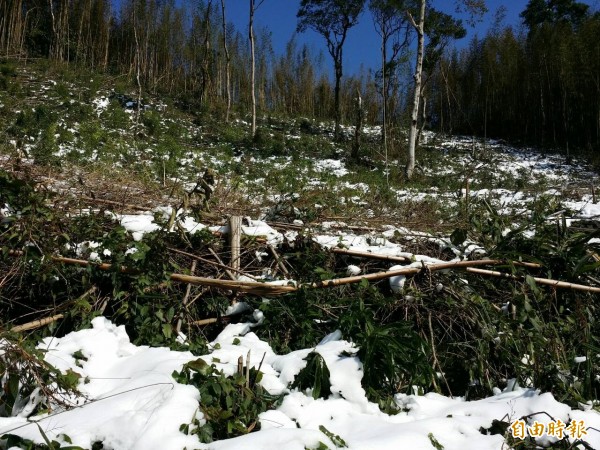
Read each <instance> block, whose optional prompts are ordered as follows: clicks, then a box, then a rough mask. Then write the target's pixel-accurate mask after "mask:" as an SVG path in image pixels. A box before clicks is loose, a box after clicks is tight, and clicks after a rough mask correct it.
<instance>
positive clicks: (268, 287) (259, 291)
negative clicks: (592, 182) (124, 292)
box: [52, 256, 600, 296]
mask: <svg viewBox="0 0 600 450" xmlns="http://www.w3.org/2000/svg"><path fill="white" fill-rule="evenodd" d="M52 259H53V260H54V261H56V262H62V263H64V264H75V265H79V266H82V267H87V266H95V267H97V268H99V269H100V270H110V269H112V265H111V264H107V263H102V264H94V263H93V262H90V261H85V260H78V259H73V258H64V257H60V256H54V257H52ZM494 264H495V265H504V264H507V263H506V262H505V261H498V260H476V261H453V262H448V263H439V264H429V265H425V264H422V266H421V267H403V268H400V269H397V270H390V271H385V272H377V273H372V274H368V275H357V276H353V277H345V278H336V279H332V280H324V281H319V282H317V283H310V284H304V285H298V286H291V285H284V286H282V285H275V284H269V283H261V282H257V281H235V280H218V279H215V278H206V277H196V276H191V275H184V274H179V273H173V274H171V275H170V279H171V280H173V281H178V282H181V283H188V284H195V285H200V286H209V287H213V288H217V289H225V290H232V291H237V292H243V293H247V294H254V295H261V296H263V295H283V294H288V293H290V292H295V291H297V290H299V289H301V288H309V289H314V288H324V287H335V286H342V285H346V284H353V283H360V282H361V281H362V280H367V281H379V280H384V279H387V278H391V277H394V276H398V275H415V274H417V273H420V272H422V271H425V270H426V271H430V272H435V271H439V270H446V269H457V268H466V269H467V271H469V272H472V273H477V274H479V275H488V276H496V277H503V278H511V279H515V280H523V279H524V277H521V276H517V275H512V274H507V273H503V272H496V271H491V270H484V269H477V268H475V267H473V266H480V265H494ZM523 264H533V263H523ZM120 271H121V272H125V273H138V272H137V271H136V270H133V269H128V268H126V267H121V268H120ZM533 279H534V280H535V281H536V282H537V283H539V284H543V285H546V286H552V287H554V288H561V289H574V290H580V291H586V292H597V293H600V287H593V286H586V285H581V284H575V283H568V282H564V281H558V280H551V279H548V278H537V277H534V278H533Z"/></svg>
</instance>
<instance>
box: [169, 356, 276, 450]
mask: <svg viewBox="0 0 600 450" xmlns="http://www.w3.org/2000/svg"><path fill="white" fill-rule="evenodd" d="M173 377H174V378H175V380H176V381H177V382H178V383H182V384H190V385H193V386H195V387H196V388H197V389H198V391H199V392H200V403H199V405H198V407H199V409H200V411H201V412H202V414H203V419H202V421H201V420H200V419H197V418H195V419H194V420H193V421H192V423H191V424H184V425H182V426H181V430H182V431H183V432H186V433H188V434H196V435H198V438H199V439H200V441H201V442H205V443H207V442H213V441H215V440H219V439H227V438H231V437H235V436H240V435H243V434H247V433H250V432H252V431H255V430H258V429H260V424H259V422H258V415H259V414H260V413H261V412H264V411H266V410H268V409H271V408H273V407H274V406H275V405H276V404H277V402H278V401H279V400H280V397H279V396H272V395H269V394H268V393H267V392H266V391H265V390H264V389H263V388H262V386H261V385H260V384H259V383H260V380H261V379H262V372H260V371H258V370H256V369H254V368H250V369H249V370H248V369H246V368H244V369H243V370H242V372H240V373H236V374H235V375H233V376H232V377H227V376H225V375H224V374H223V373H222V372H220V371H219V370H217V368H216V367H215V365H214V364H213V365H209V364H208V363H206V362H205V361H204V360H202V359H197V360H195V361H191V362H189V363H187V364H186V365H184V366H183V368H182V370H181V372H177V371H175V372H173ZM202 422H203V423H202Z"/></svg>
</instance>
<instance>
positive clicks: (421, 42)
mask: <svg viewBox="0 0 600 450" xmlns="http://www.w3.org/2000/svg"><path fill="white" fill-rule="evenodd" d="M425 4H426V0H421V10H420V12H419V23H418V24H417V23H415V20H414V19H413V17H412V15H411V14H410V13H408V12H407V14H408V18H409V20H410V22H411V23H412V26H413V27H414V28H415V30H416V32H417V35H418V44H417V65H416V67H415V75H414V79H415V87H414V90H415V92H414V99H413V107H412V113H411V117H410V131H409V133H408V162H407V163H406V168H405V174H406V178H407V179H409V180H410V179H411V178H412V176H413V173H414V170H415V147H416V143H417V132H418V130H417V122H418V119H419V101H420V99H421V81H422V77H423V53H424V51H425V6H426V5H425Z"/></svg>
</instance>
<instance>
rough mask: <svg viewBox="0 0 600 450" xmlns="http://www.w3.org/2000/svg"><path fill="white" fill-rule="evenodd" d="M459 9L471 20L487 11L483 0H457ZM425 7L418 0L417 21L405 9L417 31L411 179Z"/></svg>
mask: <svg viewBox="0 0 600 450" xmlns="http://www.w3.org/2000/svg"><path fill="white" fill-rule="evenodd" d="M457 7H458V9H459V10H461V9H462V8H464V9H465V10H466V12H467V13H468V14H469V15H470V18H471V20H474V19H475V18H477V17H481V15H482V14H483V13H485V12H486V11H487V9H486V7H485V2H484V0H458V1H457ZM426 9H427V0H418V12H419V15H418V21H417V20H416V19H415V18H414V17H413V12H412V11H411V10H410V9H407V10H406V16H407V17H408V20H409V22H410V24H411V25H412V27H413V28H414V30H415V32H416V33H417V61H416V64H415V73H414V83H415V84H414V97H413V103H412V109H411V117H410V129H409V134H408V161H407V163H406V168H405V174H406V178H407V179H409V180H410V179H411V178H412V176H413V173H414V170H415V148H416V143H417V136H418V120H419V107H420V103H421V86H422V81H423V61H424V59H425V32H426V28H425V13H426Z"/></svg>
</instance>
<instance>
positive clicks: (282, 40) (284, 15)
mask: <svg viewBox="0 0 600 450" xmlns="http://www.w3.org/2000/svg"><path fill="white" fill-rule="evenodd" d="M432 3H433V5H434V6H435V7H436V8H439V9H441V10H443V11H445V12H448V13H454V1H453V0H433V2H432ZM586 3H589V4H591V5H592V7H593V8H594V9H595V10H597V9H599V5H600V0H590V1H586ZM299 4H300V0H264V3H263V4H262V6H261V7H260V8H259V9H258V11H257V12H256V15H255V23H256V25H257V26H261V25H262V26H265V27H267V28H268V29H269V30H270V31H271V32H272V39H273V46H274V50H275V52H276V53H277V54H281V53H283V52H284V50H285V46H286V44H287V43H288V41H289V40H290V38H291V37H292V36H293V35H294V34H295V32H296V24H297V20H296V12H297V11H298V6H299ZM486 4H487V7H488V9H489V12H488V13H487V14H486V15H485V17H484V18H483V20H482V21H481V23H479V24H478V25H477V26H476V27H475V28H471V27H469V26H467V33H468V34H467V37H466V38H464V39H463V40H462V42H459V43H457V45H459V46H464V45H467V43H468V42H469V41H470V40H471V38H472V37H473V36H474V35H475V34H477V35H479V36H483V35H484V34H485V32H486V30H487V29H488V27H489V26H490V24H491V23H492V22H493V20H494V16H495V12H496V11H497V9H498V8H499V7H500V6H504V7H505V8H506V19H505V22H504V23H505V24H507V25H512V26H514V27H519V26H520V23H521V21H520V19H519V14H520V13H521V11H522V10H523V9H524V8H525V5H526V4H527V0H508V1H500V0H487V2H486ZM226 7H227V15H228V20H229V21H231V22H233V23H234V24H235V26H236V28H237V29H238V30H239V31H240V32H242V33H244V34H245V33H246V30H247V27H248V9H249V2H248V0H227V1H226ZM297 41H298V44H299V45H303V44H304V43H307V44H308V45H309V46H311V47H312V48H314V49H315V50H317V51H320V50H321V49H322V50H323V51H324V52H325V64H327V65H330V59H331V57H330V56H329V54H328V53H326V51H327V50H326V47H325V45H324V42H325V41H324V39H323V38H322V37H321V36H320V35H318V34H316V33H315V32H313V31H310V30H309V31H306V32H304V33H301V34H300V35H298V38H297ZM379 46H380V40H379V36H378V35H377V33H376V32H375V29H374V28H373V22H372V20H371V16H370V14H369V13H368V10H367V11H366V12H365V13H363V15H362V17H361V18H360V22H359V24H358V25H357V26H356V27H354V28H352V29H351V30H350V31H349V34H348V39H347V42H346V45H345V47H344V71H345V73H346V74H350V73H356V72H358V71H359V70H360V67H361V64H362V65H364V67H365V68H366V69H372V68H378V67H379V64H380V55H379Z"/></svg>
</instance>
